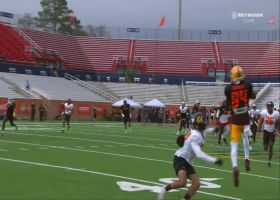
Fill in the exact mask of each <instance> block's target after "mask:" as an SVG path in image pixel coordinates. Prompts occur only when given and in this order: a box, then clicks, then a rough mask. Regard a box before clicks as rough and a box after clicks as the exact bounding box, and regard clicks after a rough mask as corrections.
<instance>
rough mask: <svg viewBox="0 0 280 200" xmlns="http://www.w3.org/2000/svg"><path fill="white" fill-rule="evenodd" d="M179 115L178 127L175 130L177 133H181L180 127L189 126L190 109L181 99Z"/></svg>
mask: <svg viewBox="0 0 280 200" xmlns="http://www.w3.org/2000/svg"><path fill="white" fill-rule="evenodd" d="M178 115H179V117H180V127H179V130H178V132H177V135H179V134H181V131H182V128H184V129H186V125H187V128H189V120H190V111H189V108H188V106H186V103H185V102H184V101H183V102H182V105H181V106H180V107H179V114H178Z"/></svg>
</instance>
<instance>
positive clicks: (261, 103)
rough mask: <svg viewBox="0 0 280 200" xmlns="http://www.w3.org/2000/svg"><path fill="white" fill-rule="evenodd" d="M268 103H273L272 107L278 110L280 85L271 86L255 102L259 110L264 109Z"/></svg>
mask: <svg viewBox="0 0 280 200" xmlns="http://www.w3.org/2000/svg"><path fill="white" fill-rule="evenodd" d="M268 101H273V103H274V106H275V107H276V108H279V105H280V84H279V83H278V84H277V83H274V84H271V85H270V87H269V88H268V89H267V91H266V92H265V93H264V95H263V96H262V97H260V99H259V100H257V101H256V104H257V107H258V108H259V109H264V108H265V107H266V103H267V102H268Z"/></svg>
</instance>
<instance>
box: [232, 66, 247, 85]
mask: <svg viewBox="0 0 280 200" xmlns="http://www.w3.org/2000/svg"><path fill="white" fill-rule="evenodd" d="M229 76H230V81H231V82H232V83H237V84H238V83H239V82H240V81H241V80H243V79H244V72H243V69H242V68H241V67H240V66H237V65H236V66H234V67H233V68H232V69H231V70H230V75H229Z"/></svg>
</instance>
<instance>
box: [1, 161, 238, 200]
mask: <svg viewBox="0 0 280 200" xmlns="http://www.w3.org/2000/svg"><path fill="white" fill-rule="evenodd" d="M0 160H4V161H10V162H17V163H24V164H30V165H37V166H43V167H51V168H58V169H65V170H70V171H77V172H84V173H90V174H97V175H102V176H109V177H114V178H121V179H127V180H131V181H138V182H143V183H149V184H153V185H160V186H164V184H160V183H156V182H152V181H146V180H141V179H136V178H130V177H125V176H119V175H115V174H108V173H102V172H97V171H90V170H85V169H77V168H72V167H64V166H59V165H50V164H45V163H37V162H30V161H24V160H15V159H10V158H2V157H0ZM197 192H198V193H202V194H207V195H210V196H216V197H222V198H226V199H234V200H242V199H239V198H235V197H231V196H224V195H220V194H214V193H209V192H202V191H197Z"/></svg>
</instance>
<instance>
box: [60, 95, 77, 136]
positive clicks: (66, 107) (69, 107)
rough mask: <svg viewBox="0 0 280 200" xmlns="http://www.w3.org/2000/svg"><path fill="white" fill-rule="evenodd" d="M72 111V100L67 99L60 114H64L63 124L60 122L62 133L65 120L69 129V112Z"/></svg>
mask: <svg viewBox="0 0 280 200" xmlns="http://www.w3.org/2000/svg"><path fill="white" fill-rule="evenodd" d="M73 111H74V105H73V104H72V100H71V99H68V100H67V102H66V103H65V104H64V109H63V112H62V114H63V115H64V119H63V124H62V133H64V128H65V122H66V123H67V129H68V130H69V129H70V118H71V114H72V113H73Z"/></svg>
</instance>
